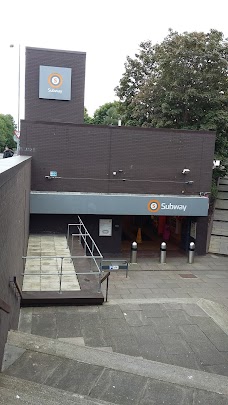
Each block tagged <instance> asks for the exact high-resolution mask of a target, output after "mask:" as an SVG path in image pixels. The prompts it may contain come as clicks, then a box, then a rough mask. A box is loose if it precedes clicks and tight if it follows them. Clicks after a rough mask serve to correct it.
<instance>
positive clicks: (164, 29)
mask: <svg viewBox="0 0 228 405" xmlns="http://www.w3.org/2000/svg"><path fill="white" fill-rule="evenodd" d="M227 15H228V1H227V0H217V1H209V0H191V1H186V0H163V1H154V0H137V1H136V0H115V1H112V2H111V1H108V0H106V1H105V0H80V1H79V0H64V1H60V0H55V1H53V0H39V1H37V0H33V1H31V0H29V1H28V0H2V2H1V24H0V55H1V63H0V77H1V86H0V113H1V114H11V115H13V117H14V119H15V122H16V123H17V122H18V105H19V106H20V114H19V115H20V119H23V118H24V76H25V47H26V46H31V47H39V48H51V49H62V50H71V51H82V52H86V79H85V107H86V108H87V110H88V112H89V114H90V115H93V113H94V111H95V110H96V109H97V108H99V107H100V106H101V105H103V104H104V103H107V102H112V101H114V100H116V99H117V98H116V97H115V91H114V88H115V87H116V86H117V85H118V84H119V81H120V79H121V77H122V74H123V73H124V63H125V62H126V57H127V55H129V56H131V57H134V54H135V53H136V52H137V51H138V48H139V44H140V42H142V41H146V40H148V39H149V40H151V41H152V42H153V43H157V42H161V41H162V40H163V39H164V38H165V37H166V36H167V34H168V29H169V28H172V29H173V30H175V31H178V32H179V33H181V32H184V31H188V32H191V31H203V32H208V31H209V30H210V29H211V28H214V29H217V30H219V31H222V32H223V33H224V36H225V37H228V24H227ZM11 44H13V45H14V47H10V45H11ZM19 49H20V103H19V102H18V101H19V97H18V88H19V86H18V84H19V80H18V77H19V75H18V73H19Z"/></svg>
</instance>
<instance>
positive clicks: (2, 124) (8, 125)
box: [0, 114, 16, 151]
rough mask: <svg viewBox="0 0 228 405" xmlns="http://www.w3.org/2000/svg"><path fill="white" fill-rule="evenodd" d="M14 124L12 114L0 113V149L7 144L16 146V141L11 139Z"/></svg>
mask: <svg viewBox="0 0 228 405" xmlns="http://www.w3.org/2000/svg"><path fill="white" fill-rule="evenodd" d="M15 129H16V125H15V122H14V119H13V117H12V115H10V114H6V115H4V114H0V150H1V151H3V149H4V147H5V146H6V145H8V146H9V147H10V148H15V147H16V142H15V141H14V139H13V136H14V131H15Z"/></svg>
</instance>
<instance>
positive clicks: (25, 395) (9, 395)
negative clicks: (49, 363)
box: [0, 374, 112, 405]
mask: <svg viewBox="0 0 228 405" xmlns="http://www.w3.org/2000/svg"><path fill="white" fill-rule="evenodd" d="M0 403H1V405H21V404H23V405H59V404H63V405H75V404H77V405H112V404H111V403H110V402H106V401H101V400H99V401H98V400H96V399H90V398H88V397H85V396H82V395H78V394H76V393H72V392H67V391H63V390H60V389H58V388H53V387H49V386H46V385H41V384H37V383H35V382H31V381H26V380H24V379H20V378H17V377H12V376H8V375H5V374H0Z"/></svg>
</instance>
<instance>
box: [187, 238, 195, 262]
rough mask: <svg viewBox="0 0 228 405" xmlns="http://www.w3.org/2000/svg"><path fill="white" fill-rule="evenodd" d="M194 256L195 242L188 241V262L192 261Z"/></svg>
mask: <svg viewBox="0 0 228 405" xmlns="http://www.w3.org/2000/svg"><path fill="white" fill-rule="evenodd" d="M194 256H195V243H194V242H190V245H189V252H188V263H190V264H192V263H194Z"/></svg>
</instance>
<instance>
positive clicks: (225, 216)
mask: <svg viewBox="0 0 228 405" xmlns="http://www.w3.org/2000/svg"><path fill="white" fill-rule="evenodd" d="M209 252H210V253H217V254H222V255H228V177H224V178H222V179H220V181H219V184H218V195H217V199H216V203H215V212H214V218H213V226H212V232H211V239H210V246H209Z"/></svg>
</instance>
